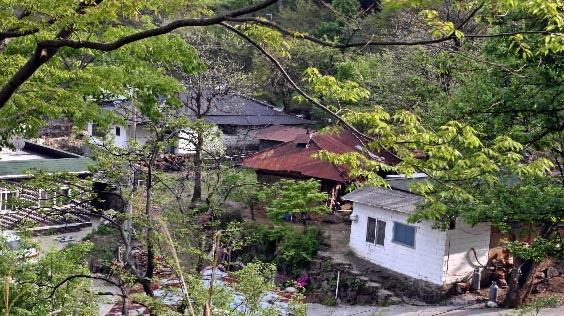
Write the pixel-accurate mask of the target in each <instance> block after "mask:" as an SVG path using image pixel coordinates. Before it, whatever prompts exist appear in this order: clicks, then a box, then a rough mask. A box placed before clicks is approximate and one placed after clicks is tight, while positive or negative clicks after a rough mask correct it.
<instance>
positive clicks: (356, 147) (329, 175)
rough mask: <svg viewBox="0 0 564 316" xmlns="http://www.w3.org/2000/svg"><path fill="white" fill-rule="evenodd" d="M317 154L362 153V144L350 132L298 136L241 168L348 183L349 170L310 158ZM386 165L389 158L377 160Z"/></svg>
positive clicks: (252, 159) (258, 156) (250, 159)
mask: <svg viewBox="0 0 564 316" xmlns="http://www.w3.org/2000/svg"><path fill="white" fill-rule="evenodd" d="M320 150H326V151H329V152H333V153H338V154H343V153H347V152H362V142H361V141H360V140H359V139H358V138H357V137H356V136H355V135H353V134H352V133H351V132H349V131H346V130H344V131H341V132H340V133H339V134H329V133H322V134H321V133H313V134H302V135H298V137H297V138H296V139H294V140H293V141H290V142H287V143H283V144H280V145H277V146H274V147H271V148H268V149H266V150H264V151H260V152H258V153H256V154H254V155H251V156H247V157H246V158H245V159H243V161H242V162H241V163H240V165H241V166H244V167H249V168H253V169H255V170H261V171H268V172H274V173H287V174H291V175H298V176H305V177H311V178H317V179H326V180H333V181H336V182H340V183H347V182H350V180H352V179H350V178H349V177H348V176H347V172H348V169H347V168H346V167H343V166H336V165H334V164H331V163H329V162H327V161H323V160H320V159H318V158H314V157H312V156H313V155H314V154H316V153H317V152H318V151H320ZM379 157H381V158H382V160H383V161H385V162H387V163H389V164H395V163H397V161H394V160H393V159H392V158H393V156H392V155H385V156H379Z"/></svg>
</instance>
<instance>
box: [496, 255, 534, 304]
mask: <svg viewBox="0 0 564 316" xmlns="http://www.w3.org/2000/svg"><path fill="white" fill-rule="evenodd" d="M538 265H539V263H538V262H535V261H533V260H525V261H520V260H519V261H516V262H515V266H516V267H514V268H513V270H512V271H511V274H510V279H509V289H508V290H507V296H506V297H505V302H504V304H505V306H506V307H508V308H519V307H522V306H523V305H524V304H525V303H526V301H527V298H528V297H529V294H530V293H531V288H532V287H533V280H534V277H535V273H536V271H537V267H538ZM519 267H520V268H519Z"/></svg>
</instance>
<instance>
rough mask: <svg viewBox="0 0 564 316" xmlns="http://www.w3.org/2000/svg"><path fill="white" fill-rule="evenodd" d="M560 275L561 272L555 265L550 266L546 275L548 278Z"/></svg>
mask: <svg viewBox="0 0 564 316" xmlns="http://www.w3.org/2000/svg"><path fill="white" fill-rule="evenodd" d="M559 275H560V272H558V270H557V269H556V268H555V267H549V268H548V269H546V277H547V278H549V279H550V278H555V277H557V276H559Z"/></svg>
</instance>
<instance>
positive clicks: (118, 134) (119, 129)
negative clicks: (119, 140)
mask: <svg viewBox="0 0 564 316" xmlns="http://www.w3.org/2000/svg"><path fill="white" fill-rule="evenodd" d="M120 135H121V128H119V126H116V136H120Z"/></svg>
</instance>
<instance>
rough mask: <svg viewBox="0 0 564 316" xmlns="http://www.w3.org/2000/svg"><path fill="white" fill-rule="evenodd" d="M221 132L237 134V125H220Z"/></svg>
mask: <svg viewBox="0 0 564 316" xmlns="http://www.w3.org/2000/svg"><path fill="white" fill-rule="evenodd" d="M218 127H219V129H220V130H221V132H222V133H223V134H225V135H235V134H237V126H235V125H218Z"/></svg>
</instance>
